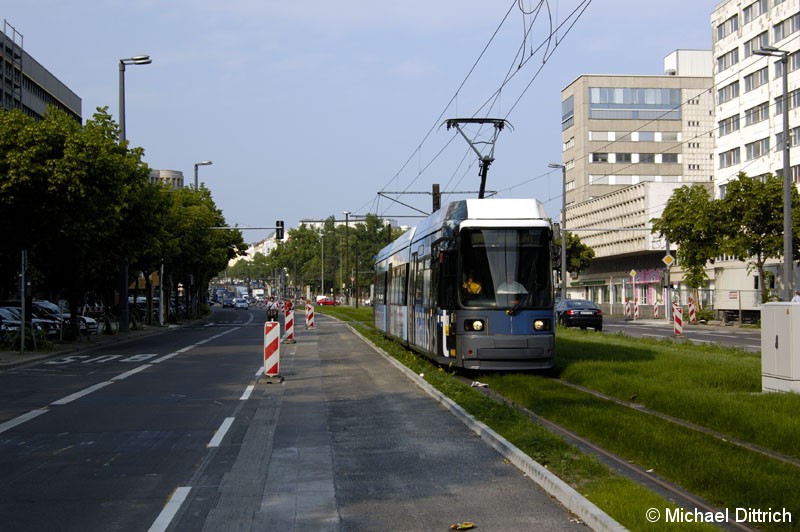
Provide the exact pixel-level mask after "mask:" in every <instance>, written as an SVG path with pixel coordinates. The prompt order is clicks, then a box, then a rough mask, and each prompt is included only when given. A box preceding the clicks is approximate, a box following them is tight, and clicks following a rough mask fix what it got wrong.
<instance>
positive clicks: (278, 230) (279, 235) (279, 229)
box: [275, 220, 283, 240]
mask: <svg viewBox="0 0 800 532" xmlns="http://www.w3.org/2000/svg"><path fill="white" fill-rule="evenodd" d="M275 239H276V240H283V220H278V221H277V222H275Z"/></svg>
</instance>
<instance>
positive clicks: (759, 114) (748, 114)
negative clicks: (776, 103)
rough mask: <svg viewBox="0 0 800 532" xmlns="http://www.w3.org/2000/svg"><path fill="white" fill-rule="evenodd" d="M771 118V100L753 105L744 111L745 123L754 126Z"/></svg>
mask: <svg viewBox="0 0 800 532" xmlns="http://www.w3.org/2000/svg"><path fill="white" fill-rule="evenodd" d="M767 118H769V102H764V103H762V104H760V105H756V106H755V107H751V108H750V109H748V110H747V111H745V112H744V125H745V126H752V125H753V124H757V123H759V122H763V121H764V120H766V119H767Z"/></svg>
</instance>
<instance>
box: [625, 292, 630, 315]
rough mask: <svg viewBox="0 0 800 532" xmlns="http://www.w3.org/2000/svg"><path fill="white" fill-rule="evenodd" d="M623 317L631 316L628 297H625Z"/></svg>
mask: <svg viewBox="0 0 800 532" xmlns="http://www.w3.org/2000/svg"><path fill="white" fill-rule="evenodd" d="M625 317H626V318H630V317H631V300H630V299H628V298H627V297H626V298H625Z"/></svg>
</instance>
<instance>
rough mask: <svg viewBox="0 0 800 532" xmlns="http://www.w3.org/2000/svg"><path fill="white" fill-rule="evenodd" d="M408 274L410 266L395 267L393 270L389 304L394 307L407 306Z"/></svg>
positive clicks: (390, 281)
mask: <svg viewBox="0 0 800 532" xmlns="http://www.w3.org/2000/svg"><path fill="white" fill-rule="evenodd" d="M407 272H408V264H401V265H399V266H395V267H394V268H392V270H391V277H390V280H389V295H388V299H389V303H390V304H392V305H405V304H406V276H407Z"/></svg>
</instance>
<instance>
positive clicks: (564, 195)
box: [547, 163, 567, 301]
mask: <svg viewBox="0 0 800 532" xmlns="http://www.w3.org/2000/svg"><path fill="white" fill-rule="evenodd" d="M547 166H548V167H549V168H561V181H562V183H561V300H562V301H563V300H565V299H567V167H566V166H565V165H563V164H557V163H550V164H548V165H547Z"/></svg>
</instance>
